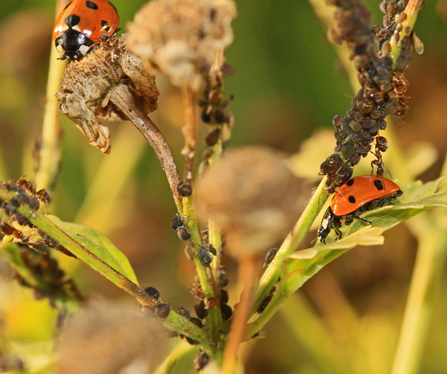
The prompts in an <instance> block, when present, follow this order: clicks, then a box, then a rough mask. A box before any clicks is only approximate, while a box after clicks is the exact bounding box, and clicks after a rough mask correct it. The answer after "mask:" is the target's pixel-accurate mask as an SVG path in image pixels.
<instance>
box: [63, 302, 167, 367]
mask: <svg viewBox="0 0 447 374" xmlns="http://www.w3.org/2000/svg"><path fill="white" fill-rule="evenodd" d="M151 314H153V311H152V313H151ZM167 345H168V335H167V334H166V331H164V329H163V328H162V327H161V326H160V325H159V323H157V321H155V320H154V319H153V318H147V317H146V316H144V315H141V314H140V313H138V312H137V311H134V310H132V309H128V308H125V307H119V306H118V307H117V306H116V305H96V304H95V305H93V306H90V307H88V308H87V309H84V310H82V311H81V312H80V313H78V314H77V315H76V316H74V318H72V319H70V320H69V321H68V323H67V325H66V326H65V327H64V328H63V330H62V334H61V339H60V341H59V344H58V353H59V360H58V361H57V363H56V370H55V373H58V374H74V373H95V374H106V373H107V374H114V373H124V372H129V371H128V368H129V363H133V362H138V363H139V365H140V366H142V367H144V368H148V372H153V371H154V370H155V368H156V367H157V366H158V365H159V363H160V361H161V360H162V359H163V356H164V353H165V349H166V347H167ZM92 352H94V354H92Z"/></svg>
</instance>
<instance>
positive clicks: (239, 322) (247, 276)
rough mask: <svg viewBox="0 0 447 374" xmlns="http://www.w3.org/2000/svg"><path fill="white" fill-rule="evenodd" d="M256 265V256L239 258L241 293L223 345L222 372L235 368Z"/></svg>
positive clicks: (231, 371) (233, 370)
mask: <svg viewBox="0 0 447 374" xmlns="http://www.w3.org/2000/svg"><path fill="white" fill-rule="evenodd" d="M257 265H258V259H257V257H256V256H249V257H244V258H241V259H240V260H239V267H238V281H239V282H240V284H241V285H242V293H241V297H240V301H239V303H238V304H237V306H236V308H235V310H234V317H233V320H232V323H231V328H230V333H229V334H228V341H227V344H226V346H225V351H224V356H223V366H222V374H233V373H234V372H235V369H236V360H237V351H238V348H239V344H240V343H241V342H242V341H243V338H244V333H245V329H246V324H247V320H248V313H249V311H250V303H251V294H252V290H253V286H254V282H255V279H256V274H257V267H258V266H257Z"/></svg>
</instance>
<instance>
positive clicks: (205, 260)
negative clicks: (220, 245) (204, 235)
mask: <svg viewBox="0 0 447 374" xmlns="http://www.w3.org/2000/svg"><path fill="white" fill-rule="evenodd" d="M197 257H198V258H199V260H200V262H201V263H202V265H204V266H208V265H209V264H211V262H213V256H211V254H210V253H209V252H208V251H207V250H206V248H205V247H202V246H201V245H200V246H199V253H198V254H197Z"/></svg>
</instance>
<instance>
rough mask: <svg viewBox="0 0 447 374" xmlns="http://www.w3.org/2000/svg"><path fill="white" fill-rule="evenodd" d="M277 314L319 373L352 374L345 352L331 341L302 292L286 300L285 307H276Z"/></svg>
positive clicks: (329, 335) (331, 338)
mask: <svg viewBox="0 0 447 374" xmlns="http://www.w3.org/2000/svg"><path fill="white" fill-rule="evenodd" d="M279 314H280V315H281V317H282V318H283V319H284V321H285V322H286V323H287V326H288V330H289V331H290V332H291V333H292V334H293V336H294V337H295V338H296V340H297V341H298V342H299V343H300V345H303V346H304V348H305V349H307V351H308V352H309V353H310V354H311V355H313V356H314V357H315V361H316V362H318V366H319V367H321V368H322V369H323V370H322V372H324V373H332V374H335V373H338V374H347V373H352V372H354V370H353V368H352V363H351V362H350V361H349V359H348V357H347V355H346V351H345V350H344V349H342V348H341V347H340V346H339V345H337V342H336V341H334V339H333V337H332V335H331V334H330V333H329V331H328V330H327V328H326V326H325V325H324V323H323V322H322V320H321V318H320V317H319V316H318V315H317V313H316V312H315V311H313V306H312V305H310V303H309V302H308V301H307V300H306V297H305V296H304V295H303V294H302V292H295V293H294V294H293V295H292V296H291V297H289V298H288V300H287V301H286V302H285V305H284V306H283V307H282V308H280V310H279ZM309 331H311V332H312V333H309Z"/></svg>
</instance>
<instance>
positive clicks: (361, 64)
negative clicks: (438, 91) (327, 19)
mask: <svg viewBox="0 0 447 374" xmlns="http://www.w3.org/2000/svg"><path fill="white" fill-rule="evenodd" d="M330 3H332V4H333V5H335V6H336V7H337V10H336V12H335V19H336V21H337V27H336V28H334V29H331V30H330V32H329V34H328V36H329V37H330V40H331V41H332V42H334V43H336V44H339V43H341V42H342V41H344V42H346V44H347V46H348V48H349V49H350V52H351V55H350V58H351V59H352V60H353V61H354V65H355V68H356V70H357V71H358V75H357V76H358V79H359V82H360V85H361V87H362V88H361V89H360V90H359V91H358V92H357V94H356V96H355V97H354V99H353V100H352V108H351V109H349V110H348V111H347V112H346V116H344V117H341V116H338V115H337V116H335V117H334V119H333V125H334V127H335V133H334V136H335V139H336V148H335V153H334V154H332V155H331V156H329V157H328V158H327V159H326V160H325V161H324V162H323V163H322V164H321V173H322V174H324V175H327V176H328V180H327V186H328V187H327V191H328V192H329V193H333V192H335V190H336V188H337V187H338V186H341V185H343V184H344V183H345V182H346V181H348V180H349V179H350V178H351V177H352V172H353V168H354V166H355V165H357V164H358V163H359V161H360V159H361V158H362V157H365V156H366V155H367V154H368V153H369V152H371V153H372V154H373V155H374V156H375V157H376V159H375V160H374V161H373V162H372V167H374V166H375V167H376V168H377V169H376V174H377V175H379V176H382V175H383V173H384V171H385V167H384V164H383V160H382V155H381V153H382V152H385V151H386V149H387V148H388V144H387V141H386V139H385V138H384V137H383V136H379V132H380V130H384V129H385V128H386V126H387V123H386V121H385V117H386V116H388V115H392V114H393V115H395V116H403V115H405V113H406V110H407V108H408V106H407V104H406V101H405V98H404V96H403V93H404V92H405V90H406V87H407V85H408V82H407V81H406V79H405V77H404V76H403V71H404V70H405V68H406V66H407V65H408V62H409V61H410V60H411V54H410V53H409V51H410V50H411V43H410V38H409V37H408V36H405V37H404V38H403V39H402V52H401V55H400V56H399V57H398V59H397V61H395V62H394V61H393V59H392V58H391V56H390V53H391V44H390V40H391V38H392V37H394V38H395V40H396V41H398V38H399V35H400V32H401V31H402V25H400V24H399V23H398V22H401V21H402V20H403V19H405V18H406V14H405V13H403V11H404V9H405V6H406V5H407V3H408V0H400V1H395V0H390V1H387V2H383V3H381V5H380V9H381V10H382V11H383V12H384V13H385V14H386V15H385V16H384V19H383V22H384V27H381V26H379V25H376V26H375V27H374V28H373V29H372V28H371V26H370V24H371V14H370V12H369V10H368V9H367V8H366V7H365V6H364V5H363V4H361V3H360V2H357V1H352V2H350V3H345V2H340V1H337V0H332V1H330ZM347 4H348V5H347ZM401 12H402V13H401ZM374 36H376V37H378V38H379V42H378V47H379V53H377V52H376V50H375V38H374ZM374 139H376V144H375V151H374V152H372V151H371V148H372V143H373V141H374ZM385 145H386V146H385Z"/></svg>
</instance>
